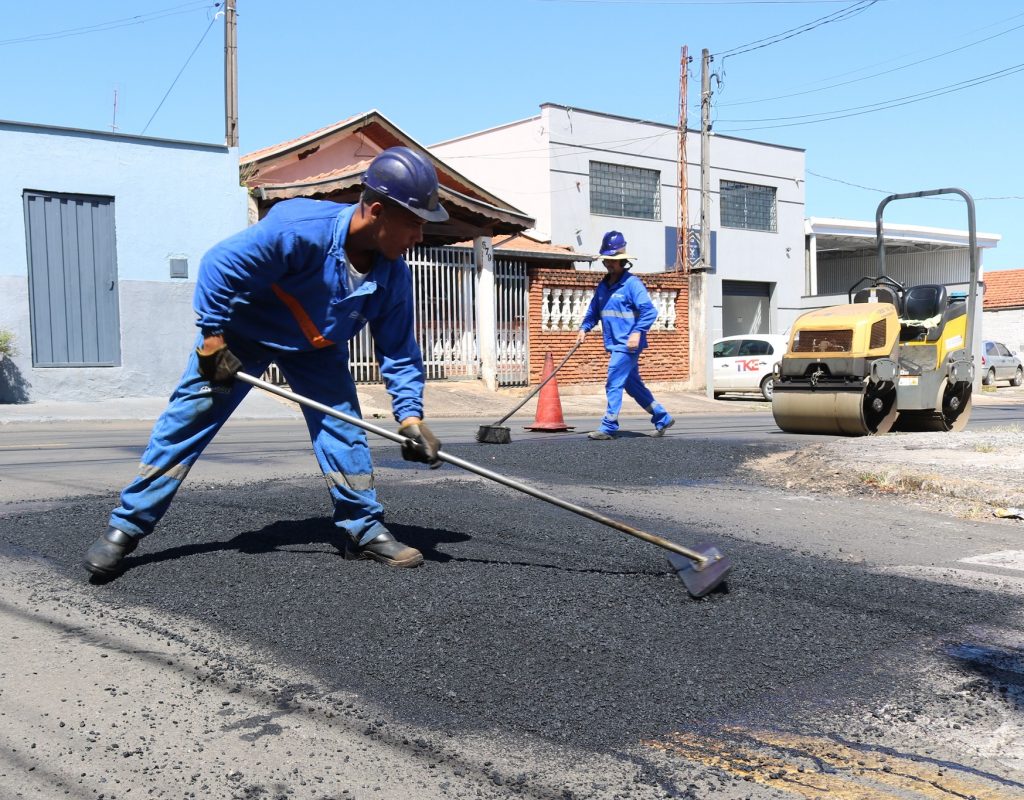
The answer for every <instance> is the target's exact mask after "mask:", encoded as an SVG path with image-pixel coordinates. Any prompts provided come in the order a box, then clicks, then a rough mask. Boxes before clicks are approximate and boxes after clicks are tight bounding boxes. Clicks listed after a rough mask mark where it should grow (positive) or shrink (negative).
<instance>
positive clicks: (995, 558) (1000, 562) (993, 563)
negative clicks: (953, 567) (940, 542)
mask: <svg viewBox="0 0 1024 800" xmlns="http://www.w3.org/2000/svg"><path fill="white" fill-rule="evenodd" d="M960 563H961V564H981V565H982V566H986V567H1000V568H1002V569H1015V570H1020V571H1021V572H1024V550H1000V551H998V552H996V553H985V554H983V555H980V556H971V557H970V558H961V559H960Z"/></svg>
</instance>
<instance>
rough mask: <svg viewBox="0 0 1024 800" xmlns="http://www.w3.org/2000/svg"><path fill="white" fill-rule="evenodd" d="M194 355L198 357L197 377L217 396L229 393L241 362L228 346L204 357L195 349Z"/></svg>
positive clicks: (221, 347)
mask: <svg viewBox="0 0 1024 800" xmlns="http://www.w3.org/2000/svg"><path fill="white" fill-rule="evenodd" d="M196 355H197V356H198V357H199V375H200V376H201V377H202V378H204V379H205V380H207V381H209V382H210V390H211V391H214V392H217V393H218V394H226V393H228V392H230V391H231V387H232V386H233V385H234V383H235V373H237V372H238V370H240V369H241V368H242V362H241V361H239V360H238V358H236V357H235V354H234V353H232V352H231V351H230V350H228V346H227V345H226V344H225V345H222V346H220V347H218V348H217V349H216V350H214V351H213V352H212V353H207V354H206V355H204V354H203V353H202V352H201V350H200V349H199V348H196Z"/></svg>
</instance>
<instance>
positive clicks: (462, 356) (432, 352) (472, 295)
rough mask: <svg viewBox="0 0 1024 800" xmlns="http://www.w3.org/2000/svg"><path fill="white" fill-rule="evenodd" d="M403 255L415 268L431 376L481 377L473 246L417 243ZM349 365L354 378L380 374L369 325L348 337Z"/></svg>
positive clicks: (419, 336) (418, 323)
mask: <svg viewBox="0 0 1024 800" xmlns="http://www.w3.org/2000/svg"><path fill="white" fill-rule="evenodd" d="M405 260H406V263H408V265H409V268H410V269H411V270H412V286H413V298H414V300H413V302H414V313H415V332H416V341H418V342H419V344H420V349H421V350H422V351H423V368H424V371H425V373H426V378H427V380H445V379H449V378H476V377H478V376H479V374H480V356H479V351H478V350H477V343H476V266H475V264H474V263H473V253H472V251H469V252H467V251H461V250H453V249H451V248H447V247H415V248H413V250H412V251H411V252H410V253H409V254H407V255H406V259H405ZM349 365H350V367H351V370H352V376H353V378H354V379H355V381H356V383H376V382H377V381H379V380H380V370H379V368H378V366H377V359H376V358H375V357H374V351H373V337H372V336H370V330H369V328H368V327H366V328H363V330H361V331H360V332H359V334H358V335H357V336H355V338H353V339H352V341H351V342H350V343H349Z"/></svg>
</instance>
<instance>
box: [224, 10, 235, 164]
mask: <svg viewBox="0 0 1024 800" xmlns="http://www.w3.org/2000/svg"><path fill="white" fill-rule="evenodd" d="M236 2H237V0H227V2H226V3H225V6H224V143H225V144H226V145H227V146H228V147H238V20H237V18H236V13H235V4H236Z"/></svg>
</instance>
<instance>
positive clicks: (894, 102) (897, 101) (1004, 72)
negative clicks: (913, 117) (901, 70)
mask: <svg viewBox="0 0 1024 800" xmlns="http://www.w3.org/2000/svg"><path fill="white" fill-rule="evenodd" d="M1022 71H1024V63H1021V64H1015V65H1013V66H1012V67H1006V68H1004V69H1001V70H997V71H996V72H990V73H988V74H987V75H978V76H976V77H974V78H968V79H967V80H965V81H960V82H959V83H953V84H949V85H948V86H940V87H938V88H936V89H928V90H927V91H924V92H919V93H917V94H911V95H905V96H903V97H895V98H892V99H891V100H882V101H880V102H878V103H870V104H868V105H864V106H854V107H852V108H844V109H837V110H834V111H820V112H818V113H817V114H799V115H796V116H791V117H768V118H763V119H732V120H721V121H722V122H727V123H728V122H776V121H780V120H804V121H803V122H786V123H782V124H779V125H760V126H755V127H748V128H727V129H726V130H725V131H723V132H724V133H729V132H735V131H756V130H766V129H768V128H790V127H793V126H795V125H811V124H814V123H816V122H830V121H832V120H836V119H846V118H847V117H857V116H861V115H862V114H871V113H873V112H875V111H885V110H886V109H890V108H898V107H899V106H905V105H910V104H911V103H919V102H921V101H922V100H929V99H931V98H933V97H941V96H942V95H944V94H951V93H952V92H959V91H962V90H963V89H969V88H971V87H973V86H980V85H981V84H983V83H989V82H990V81H994V80H998V79H999V78H1006V77H1008V76H1010V75H1014V74H1016V73H1018V72H1022ZM823 114H832V115H833V116H826V117H822V118H821V119H806V118H807V117H817V116H822V115H823Z"/></svg>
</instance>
